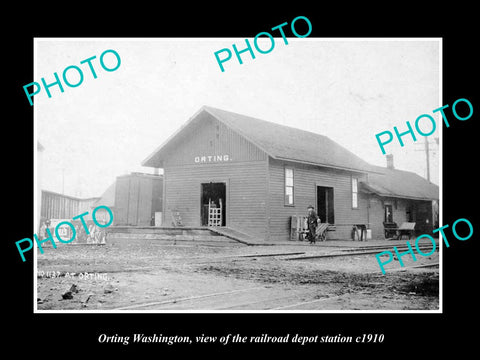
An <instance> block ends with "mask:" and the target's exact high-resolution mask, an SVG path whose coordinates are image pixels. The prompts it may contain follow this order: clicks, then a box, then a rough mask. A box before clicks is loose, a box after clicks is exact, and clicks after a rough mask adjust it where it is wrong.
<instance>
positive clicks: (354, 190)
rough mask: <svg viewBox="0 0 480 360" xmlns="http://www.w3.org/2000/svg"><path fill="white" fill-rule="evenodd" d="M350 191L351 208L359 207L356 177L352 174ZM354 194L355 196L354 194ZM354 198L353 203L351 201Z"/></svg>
mask: <svg viewBox="0 0 480 360" xmlns="http://www.w3.org/2000/svg"><path fill="white" fill-rule="evenodd" d="M354 184H355V189H354V188H353V185H354ZM351 191H352V202H351V205H352V209H355V210H356V209H359V207H358V178H357V177H354V176H352V185H351ZM354 195H355V196H354ZM354 199H355V204H354V203H353V200H354Z"/></svg>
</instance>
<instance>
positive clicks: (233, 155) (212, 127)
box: [164, 114, 266, 167]
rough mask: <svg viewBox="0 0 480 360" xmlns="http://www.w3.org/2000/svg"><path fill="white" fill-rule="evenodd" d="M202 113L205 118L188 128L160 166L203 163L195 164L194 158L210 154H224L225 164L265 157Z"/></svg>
mask: <svg viewBox="0 0 480 360" xmlns="http://www.w3.org/2000/svg"><path fill="white" fill-rule="evenodd" d="M205 116H208V117H207V118H206V119H205V120H204V121H202V122H200V123H198V124H197V125H196V126H194V127H193V129H189V130H190V131H189V133H187V134H185V135H184V137H183V138H182V139H181V140H182V141H181V142H180V143H178V144H177V146H175V147H174V148H172V149H170V150H169V151H167V155H166V156H165V162H164V167H170V166H179V165H192V164H197V165H205V164H207V163H196V162H195V158H196V157H201V156H212V155H213V156H217V155H228V163H238V162H243V161H265V160H266V154H265V153H264V152H263V151H262V150H260V149H259V148H258V147H256V146H255V145H253V144H252V143H251V142H249V141H248V140H246V139H245V138H244V137H242V136H240V135H239V134H237V133H236V132H234V131H232V130H231V129H230V128H228V127H226V126H225V125H224V124H223V123H221V122H219V121H218V120H216V119H215V118H213V117H211V116H210V115H209V114H206V115H205ZM209 163H212V164H213V163H215V162H209ZM222 163H223V161H222Z"/></svg>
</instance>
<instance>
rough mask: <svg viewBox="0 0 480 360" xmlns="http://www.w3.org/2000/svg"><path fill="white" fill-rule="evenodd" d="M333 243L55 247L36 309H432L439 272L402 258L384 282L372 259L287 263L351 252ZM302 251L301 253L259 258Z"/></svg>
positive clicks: (44, 262)
mask: <svg viewBox="0 0 480 360" xmlns="http://www.w3.org/2000/svg"><path fill="white" fill-rule="evenodd" d="M338 244H339V243H335V244H333V242H332V244H329V243H328V242H327V243H323V244H320V245H314V246H305V245H304V244H298V245H288V246H287V245H279V246H254V247H250V246H243V245H236V244H231V245H228V246H209V245H208V244H206V245H205V246H199V245H196V244H194V243H188V242H185V243H184V244H183V243H180V242H178V243H177V245H170V244H167V243H165V242H161V241H158V240H150V241H149V240H142V241H129V242H128V243H124V244H107V245H101V246H100V245H82V246H80V245H78V246H68V245H66V246H59V247H58V248H57V249H53V248H50V249H45V253H44V254H40V253H38V254H37V264H38V273H37V289H38V293H37V308H38V310H118V309H121V310H125V311H141V310H150V311H157V310H158V311H161V310H169V311H177V310H199V311H208V310H275V309H276V310H281V311H289V310H436V309H438V306H439V272H438V268H417V269H409V270H407V271H398V270H401V267H400V265H399V263H398V261H392V263H390V264H389V265H388V267H386V268H387V274H386V275H383V274H382V273H381V272H380V269H379V267H378V263H377V261H376V258H375V255H374V254H369V255H353V256H342V257H327V258H319V259H305V260H287V259H290V258H296V257H300V256H304V255H309V256H311V255H322V254H330V253H339V252H341V251H342V250H345V249H347V248H346V247H344V248H342V247H340V246H338ZM370 245H372V244H370ZM299 252H300V253H305V254H294V255H277V256H258V255H264V254H272V253H274V254H285V253H299ZM404 262H405V265H406V266H411V265H419V264H423V263H432V262H438V253H437V252H435V253H434V254H432V255H431V256H429V257H422V258H419V259H418V260H417V261H416V262H413V261H412V260H411V259H409V257H407V256H405V257H404ZM85 273H87V275H85ZM80 274H81V275H80ZM72 285H75V286H74V287H73V288H72ZM69 293H70V294H69Z"/></svg>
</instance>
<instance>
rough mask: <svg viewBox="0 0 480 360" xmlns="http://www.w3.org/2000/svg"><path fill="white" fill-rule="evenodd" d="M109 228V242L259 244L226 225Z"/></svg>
mask: <svg viewBox="0 0 480 360" xmlns="http://www.w3.org/2000/svg"><path fill="white" fill-rule="evenodd" d="M106 230H107V241H106V242H107V243H116V242H119V241H123V242H124V241H128V239H135V240H141V239H145V240H159V241H167V242H173V241H175V242H176V241H181V242H195V243H198V244H207V243H212V244H217V245H218V244H219V243H220V242H222V243H224V244H234V243H240V244H245V245H252V244H253V243H256V244H259V243H260V242H259V241H255V240H254V239H253V238H251V237H250V236H248V235H247V234H244V233H241V232H239V231H236V230H234V229H230V228H226V227H186V226H183V227H155V226H111V227H109V228H107V229H106Z"/></svg>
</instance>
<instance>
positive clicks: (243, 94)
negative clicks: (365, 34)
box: [26, 38, 443, 198]
mask: <svg viewBox="0 0 480 360" xmlns="http://www.w3.org/2000/svg"><path fill="white" fill-rule="evenodd" d="M249 40H250V42H251V43H252V42H253V40H252V39H249ZM264 40H265V41H267V42H259V46H260V48H262V49H268V47H269V44H270V43H269V40H268V39H264ZM232 44H236V45H237V48H238V49H243V48H244V47H245V39H244V38H204V39H186V38H169V39H162V38H157V39H152V38H148V39H135V38H128V39H119V38H111V39H108V38H104V39H94V38H87V39H66V38H59V39H54V38H37V39H36V40H35V60H34V61H35V70H34V79H32V81H36V82H38V83H41V78H44V79H45V82H46V83H47V84H49V83H52V82H54V75H53V74H54V72H56V73H57V74H58V76H59V77H60V79H62V74H63V71H64V69H65V68H66V67H68V66H70V65H76V66H78V67H79V68H80V69H81V70H82V72H83V76H84V79H83V82H82V83H81V84H80V85H79V86H78V87H68V86H66V85H65V84H64V83H63V80H61V81H62V84H63V86H64V92H63V93H62V92H60V90H59V88H58V86H52V87H50V92H51V96H52V97H51V98H48V96H47V94H46V91H45V89H44V88H42V89H41V91H40V93H39V94H38V95H35V97H34V103H35V105H34V114H35V115H34V116H35V126H36V141H37V140H38V141H39V142H40V143H41V144H42V145H43V146H44V148H45V150H44V151H43V154H42V169H41V179H39V181H40V186H41V188H42V189H45V190H51V191H56V192H59V193H62V192H63V193H65V194H66V195H70V196H77V197H81V198H88V197H99V196H101V195H102V193H103V192H104V191H105V190H106V188H107V187H108V186H109V185H110V184H112V183H113V182H114V181H115V179H116V177H117V176H120V175H124V174H127V173H130V172H134V171H136V172H148V173H151V172H153V171H152V169H151V168H146V167H142V166H141V162H142V161H143V160H144V159H145V158H146V157H147V156H148V155H150V154H151V153H152V152H153V151H154V150H155V149H156V148H157V147H158V146H159V145H160V144H162V143H163V142H164V141H165V140H166V139H167V138H168V137H169V136H170V135H171V134H172V133H173V132H175V131H176V130H177V129H178V128H179V127H180V126H182V125H183V124H184V123H185V122H186V121H188V120H189V118H190V117H191V116H192V115H193V114H194V113H195V112H197V111H198V110H199V109H200V108H201V107H202V106H203V105H208V106H213V107H217V108H220V109H224V110H227V111H233V112H237V113H240V114H244V115H248V116H252V117H256V118H259V119H263V120H267V121H271V122H275V123H279V124H282V125H288V126H292V127H296V128H300V129H303V130H307V131H311V132H315V133H319V134H322V135H326V136H328V137H329V138H331V139H332V140H334V141H336V142H337V143H339V144H340V145H342V146H344V147H345V148H347V149H348V150H350V151H352V152H353V153H355V154H356V155H358V156H359V157H361V158H363V159H364V160H366V161H367V162H369V163H371V164H373V165H379V166H385V165H386V160H385V155H383V154H382V152H381V150H380V147H379V145H378V143H377V141H376V139H375V135H376V134H378V133H380V132H382V131H385V130H389V131H392V132H393V126H397V127H398V129H399V131H405V130H407V126H406V121H409V122H410V123H411V124H412V127H413V126H414V124H415V120H416V119H417V117H418V116H420V115H422V114H429V115H431V116H432V117H433V118H434V119H435V120H436V122H437V130H436V131H435V133H434V134H432V135H431V136H429V137H428V141H429V142H430V149H431V150H432V151H431V153H430V173H431V181H432V182H434V183H436V184H439V181H440V180H439V179H440V176H439V156H440V153H439V146H437V144H436V142H435V138H438V137H441V131H442V130H441V128H442V126H441V124H442V120H441V119H440V116H439V114H438V113H436V114H433V113H432V111H433V110H434V109H437V108H438V107H440V106H442V105H443V104H441V102H440V101H441V43H440V40H439V39H414V40H412V39H389V38H381V39H371V38H370V39H341V38H336V39H324V38H303V39H297V38H288V45H285V43H284V41H283V39H282V38H275V47H274V49H273V50H272V51H271V52H270V53H268V54H260V53H259V52H257V51H256V50H255V48H254V53H255V56H256V57H255V59H252V58H251V56H250V55H249V53H248V52H246V53H243V54H242V60H243V64H239V62H238V60H237V59H236V58H235V55H234V54H233V56H232V58H231V59H230V60H229V61H227V62H225V63H224V64H223V65H224V67H225V71H224V72H222V71H221V70H220V67H219V66H218V64H217V61H216V59H215V56H214V53H215V52H216V51H218V50H221V49H223V48H229V49H230V50H231V51H232V52H233V50H232ZM109 49H112V50H115V51H116V52H117V53H118V54H119V56H120V58H121V64H120V66H119V68H118V69H117V70H115V71H111V72H108V71H105V70H104V69H103V68H102V67H101V65H100V62H99V58H100V55H101V54H102V53H103V52H104V51H105V50H109ZM92 56H96V58H95V59H93V60H92V62H91V63H92V66H93V67H94V69H95V72H96V75H97V78H96V79H94V78H93V76H92V73H91V71H90V69H89V67H88V64H86V63H85V64H80V62H81V61H83V60H85V59H88V58H91V57H92ZM222 56H223V54H222ZM104 61H105V65H106V66H107V67H110V68H112V67H114V66H115V65H116V59H115V57H114V56H113V54H111V53H107V54H105V57H104ZM67 74H68V79H69V81H70V82H71V83H76V82H78V81H79V78H78V77H76V76H77V74H76V72H75V70H69V71H68V73H67ZM26 101H27V103H28V100H27V99H26ZM430 126H431V125H429V124H428V123H427V122H425V123H421V124H420V127H421V129H423V130H424V131H425V132H427V130H429V129H430ZM403 140H404V142H405V146H404V147H401V146H400V144H399V143H398V141H397V140H394V141H393V142H392V143H390V144H388V145H386V150H387V153H392V154H393V155H394V163H395V167H396V168H398V169H402V170H408V171H413V172H416V173H418V174H419V175H420V176H423V177H426V158H425V151H424V148H425V146H424V141H425V138H424V137H422V136H418V134H417V141H416V142H414V141H413V139H412V138H411V137H409V136H404V137H403ZM440 146H441V142H440ZM34 149H36V142H35V144H34Z"/></svg>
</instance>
